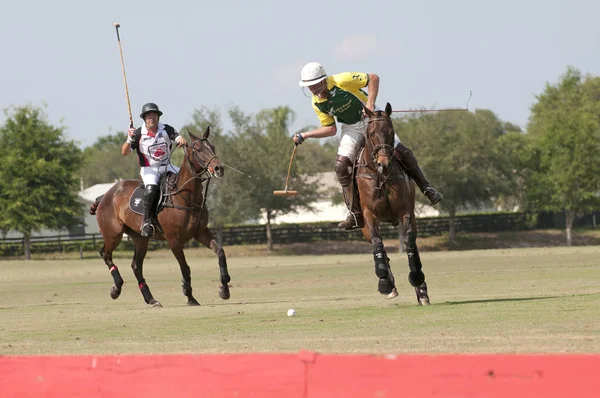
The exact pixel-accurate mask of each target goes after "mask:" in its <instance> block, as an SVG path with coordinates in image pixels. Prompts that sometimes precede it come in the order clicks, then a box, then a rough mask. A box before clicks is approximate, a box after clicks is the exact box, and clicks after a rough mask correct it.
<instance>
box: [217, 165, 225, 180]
mask: <svg viewBox="0 0 600 398" xmlns="http://www.w3.org/2000/svg"><path fill="white" fill-rule="evenodd" d="M224 171H225V170H224V169H223V166H221V165H216V166H215V174H216V175H217V177H222V176H223V172H224Z"/></svg>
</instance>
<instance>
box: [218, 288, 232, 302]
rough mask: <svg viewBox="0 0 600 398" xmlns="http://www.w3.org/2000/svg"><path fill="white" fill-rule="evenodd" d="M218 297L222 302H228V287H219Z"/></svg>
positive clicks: (229, 295)
mask: <svg viewBox="0 0 600 398" xmlns="http://www.w3.org/2000/svg"><path fill="white" fill-rule="evenodd" d="M219 297H221V298H222V299H223V300H229V297H231V294H229V286H227V285H221V286H219Z"/></svg>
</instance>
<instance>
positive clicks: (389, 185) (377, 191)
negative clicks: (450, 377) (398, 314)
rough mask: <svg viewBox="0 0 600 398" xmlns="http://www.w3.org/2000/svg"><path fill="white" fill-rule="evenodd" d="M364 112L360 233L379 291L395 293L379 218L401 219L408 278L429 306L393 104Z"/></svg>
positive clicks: (390, 295) (358, 177)
mask: <svg viewBox="0 0 600 398" xmlns="http://www.w3.org/2000/svg"><path fill="white" fill-rule="evenodd" d="M365 112H366V114H367V116H368V117H369V124H368V127H367V132H366V137H365V145H364V149H363V150H362V152H361V154H360V156H359V158H358V166H357V169H356V184H357V189H358V191H359V194H360V202H361V208H362V213H363V218H364V221H365V226H364V228H362V234H363V236H364V237H365V239H366V240H367V241H368V242H370V243H371V244H372V245H373V257H374V259H375V274H376V275H377V277H378V278H379V292H380V293H381V294H384V295H386V296H387V297H388V298H393V297H396V296H397V295H398V292H397V291H396V284H395V280H394V275H393V274H392V269H391V267H390V259H389V258H388V257H387V253H386V251H385V248H384V247H383V241H382V239H381V235H380V233H379V227H380V224H381V222H382V221H383V222H391V223H392V224H397V223H398V222H401V223H402V228H403V232H404V235H403V240H404V244H405V245H406V253H407V255H408V266H409V268H410V272H409V274H408V280H409V282H410V284H411V285H412V286H413V287H414V288H415V292H416V294H417V301H418V303H419V305H429V296H428V295H427V284H426V283H425V275H424V274H423V271H422V270H421V268H422V264H421V259H420V257H419V250H418V248H417V223H416V220H415V187H414V184H413V182H412V181H411V180H410V179H409V177H408V175H407V174H406V172H405V171H404V170H403V169H402V168H401V167H400V163H399V162H398V160H397V159H395V158H394V157H393V149H394V137H395V132H394V126H393V124H392V119H391V114H392V106H391V105H390V104H389V103H388V104H387V105H386V107H385V112H383V111H377V112H372V111H370V110H369V109H367V108H366V107H365Z"/></svg>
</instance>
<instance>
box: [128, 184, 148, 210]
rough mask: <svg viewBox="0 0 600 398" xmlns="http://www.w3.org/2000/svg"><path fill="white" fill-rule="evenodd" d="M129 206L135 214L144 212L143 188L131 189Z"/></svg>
mask: <svg viewBox="0 0 600 398" xmlns="http://www.w3.org/2000/svg"><path fill="white" fill-rule="evenodd" d="M129 208H130V209H131V211H132V212H134V213H136V214H139V215H143V214H144V188H142V187H137V188H136V189H135V191H133V194H131V198H129Z"/></svg>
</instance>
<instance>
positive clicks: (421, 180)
mask: <svg viewBox="0 0 600 398" xmlns="http://www.w3.org/2000/svg"><path fill="white" fill-rule="evenodd" d="M394 156H395V157H396V159H398V161H399V162H400V164H401V165H402V167H404V169H405V170H406V172H407V173H408V176H409V177H410V178H411V179H412V180H413V181H414V182H415V183H416V184H417V186H418V187H419V189H420V190H421V192H423V194H424V195H425V196H427V199H429V202H430V203H431V205H432V206H433V205H434V204H436V203H438V202H439V201H440V200H442V194H441V193H440V192H439V191H438V190H437V189H435V188H434V187H432V186H431V185H430V184H429V181H427V178H426V177H425V174H423V171H422V170H421V168H420V167H419V163H418V162H417V158H416V157H415V154H414V153H413V151H411V150H410V149H409V148H407V147H406V146H404V144H402V143H398V145H396V148H394Z"/></svg>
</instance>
